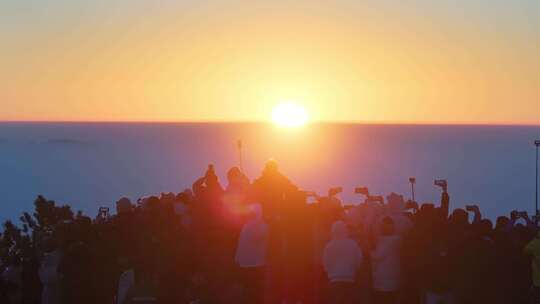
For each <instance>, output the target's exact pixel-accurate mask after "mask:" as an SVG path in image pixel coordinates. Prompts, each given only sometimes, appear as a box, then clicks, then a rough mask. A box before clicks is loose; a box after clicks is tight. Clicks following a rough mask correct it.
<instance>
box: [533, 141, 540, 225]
mask: <svg viewBox="0 0 540 304" xmlns="http://www.w3.org/2000/svg"><path fill="white" fill-rule="evenodd" d="M534 145H535V146H536V185H535V186H536V195H535V200H534V206H535V210H536V213H535V215H538V147H539V146H540V140H535V141H534ZM536 223H537V224H538V219H536Z"/></svg>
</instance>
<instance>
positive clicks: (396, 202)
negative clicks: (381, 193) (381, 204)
mask: <svg viewBox="0 0 540 304" xmlns="http://www.w3.org/2000/svg"><path fill="white" fill-rule="evenodd" d="M386 200H387V202H388V209H390V210H391V211H403V210H404V209H405V200H404V199H403V195H399V194H397V193H394V192H392V193H390V195H388V196H387V197H386Z"/></svg>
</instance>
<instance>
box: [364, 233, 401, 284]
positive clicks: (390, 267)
mask: <svg viewBox="0 0 540 304" xmlns="http://www.w3.org/2000/svg"><path fill="white" fill-rule="evenodd" d="M400 252H401V237H400V236H399V235H388V236H380V237H379V238H378V240H377V247H376V248H375V250H374V251H372V252H371V261H372V275H373V288H374V289H375V290H377V291H384V292H391V291H397V290H398V289H399V287H400V276H401V271H400V268H401V262H400Z"/></svg>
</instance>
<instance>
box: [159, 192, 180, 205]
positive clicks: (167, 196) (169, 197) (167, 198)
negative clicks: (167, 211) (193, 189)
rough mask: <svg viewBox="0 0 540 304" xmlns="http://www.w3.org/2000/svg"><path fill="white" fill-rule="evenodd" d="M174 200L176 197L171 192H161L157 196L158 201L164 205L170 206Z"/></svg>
mask: <svg viewBox="0 0 540 304" xmlns="http://www.w3.org/2000/svg"><path fill="white" fill-rule="evenodd" d="M175 199H176V196H175V195H174V193H172V192H161V195H160V196H159V200H160V201H161V202H162V203H166V204H172V203H173V202H174V200H175Z"/></svg>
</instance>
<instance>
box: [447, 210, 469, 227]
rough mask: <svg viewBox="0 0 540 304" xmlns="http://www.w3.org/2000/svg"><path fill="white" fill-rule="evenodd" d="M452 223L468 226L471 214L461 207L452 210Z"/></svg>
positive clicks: (457, 225)
mask: <svg viewBox="0 0 540 304" xmlns="http://www.w3.org/2000/svg"><path fill="white" fill-rule="evenodd" d="M450 224H451V225H452V226H453V227H460V228H465V227H467V225H468V224H469V214H468V213H467V211H465V210H463V209H461V208H458V209H455V210H454V211H453V212H452V215H450Z"/></svg>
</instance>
